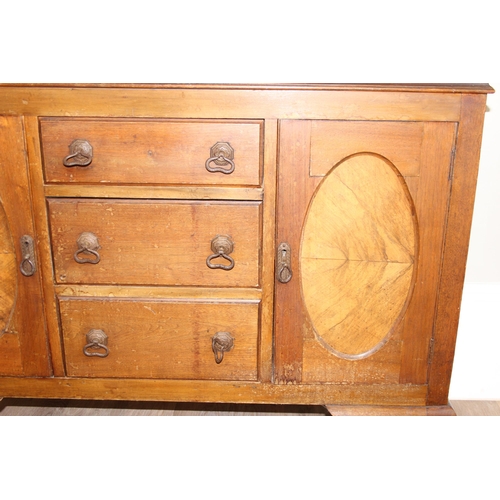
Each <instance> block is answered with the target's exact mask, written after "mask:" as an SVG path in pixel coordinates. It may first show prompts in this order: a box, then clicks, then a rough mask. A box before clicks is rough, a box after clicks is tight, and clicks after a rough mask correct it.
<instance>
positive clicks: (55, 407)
mask: <svg viewBox="0 0 500 500" xmlns="http://www.w3.org/2000/svg"><path fill="white" fill-rule="evenodd" d="M451 405H452V407H453V409H454V410H455V412H456V414H457V415H458V416H500V401H451ZM328 415H329V414H328V412H327V411H326V409H325V408H323V407H321V406H278V405H236V404H194V403H154V402H128V401H127V402H122V401H79V400H37V399H9V398H6V399H4V400H2V401H0V417H3V416H161V417H184V416H193V417H197V416H199V417H204V416H232V417H234V416H240V417H241V416H256V417H267V416H274V417H293V416H304V417H321V416H328Z"/></svg>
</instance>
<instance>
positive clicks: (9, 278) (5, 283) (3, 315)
mask: <svg viewBox="0 0 500 500" xmlns="http://www.w3.org/2000/svg"><path fill="white" fill-rule="evenodd" d="M16 286H17V263H16V253H15V248H14V244H13V241H12V235H11V233H10V230H9V225H8V221H7V215H6V214H5V210H4V208H3V205H2V201H1V200H0V335H2V334H3V333H4V332H5V330H6V329H7V328H8V326H9V320H10V317H11V315H12V311H13V307H14V302H15V298H16Z"/></svg>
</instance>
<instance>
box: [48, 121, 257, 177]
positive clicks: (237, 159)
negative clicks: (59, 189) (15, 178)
mask: <svg viewBox="0 0 500 500" xmlns="http://www.w3.org/2000/svg"><path fill="white" fill-rule="evenodd" d="M40 129H41V137H42V146H43V159H44V167H45V178H46V181H47V182H49V183H54V182H55V183H107V184H180V185H185V184H194V185H226V186H231V185H241V186H245V185H253V186H258V185H260V183H261V175H260V170H261V169H260V165H261V155H260V143H261V123H258V122H248V123H231V122H210V121H206V122H196V121H168V120H165V121H159V120H147V121H146V120H137V121H130V120H129V121H124V120H110V119H101V120H82V119H74V118H72V119H62V118H57V119H55V118H44V119H41V120H40ZM75 139H85V140H87V141H88V142H89V143H90V144H91V145H92V147H93V159H92V163H91V164H90V165H89V166H88V167H70V168H68V167H65V166H64V165H63V159H64V158H65V157H66V156H67V155H68V154H69V149H68V147H69V145H70V144H71V143H72V142H73V140H75ZM218 142H227V143H229V144H230V145H231V147H232V148H233V150H234V163H235V168H234V172H232V173H231V174H224V173H221V172H209V171H208V170H207V169H206V168H205V163H206V161H207V160H208V159H209V158H211V155H210V150H211V148H212V146H214V145H215V144H216V143H218ZM210 167H214V164H213V163H212V164H211V165H210ZM229 167H230V165H226V166H224V168H229Z"/></svg>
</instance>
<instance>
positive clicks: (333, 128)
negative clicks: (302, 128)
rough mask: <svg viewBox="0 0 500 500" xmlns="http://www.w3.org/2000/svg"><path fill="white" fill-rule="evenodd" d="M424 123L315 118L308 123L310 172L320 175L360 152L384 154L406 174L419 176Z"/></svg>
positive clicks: (407, 175) (406, 175) (313, 174)
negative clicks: (309, 131) (309, 129)
mask: <svg viewBox="0 0 500 500" xmlns="http://www.w3.org/2000/svg"><path fill="white" fill-rule="evenodd" d="M423 129H424V125H423V123H421V122H410V123H401V122H378V123H376V124H374V123H371V122H360V121H352V122H351V121H348V122H345V121H333V120H315V121H313V122H312V123H311V175H312V176H316V175H319V176H323V175H326V174H327V173H328V172H329V170H330V169H331V166H332V165H337V163H340V162H341V161H342V160H344V158H347V157H348V156H350V155H353V154H355V153H359V152H375V153H378V154H379V155H382V156H384V157H385V158H387V159H388V160H389V161H391V162H392V163H393V164H394V165H397V166H398V170H399V171H400V172H401V174H402V175H404V176H405V177H413V176H418V175H419V172H420V153H421V151H422V137H423Z"/></svg>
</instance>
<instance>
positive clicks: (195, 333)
mask: <svg viewBox="0 0 500 500" xmlns="http://www.w3.org/2000/svg"><path fill="white" fill-rule="evenodd" d="M59 306H60V309H61V321H62V330H63V337H64V347H65V355H66V370H67V374H68V375H69V376H80V377H115V378H122V377H132V378H177V379H196V380H204V379H219V380H256V379H257V338H258V312H259V303H258V302H253V303H252V302H247V303H245V302H236V301H235V302H232V303H227V302H221V301H219V302H212V303H210V302H207V301H198V302H195V303H189V302H176V301H159V300H156V301H155V300H142V299H135V300H123V299H122V300H120V299H107V300H106V299H60V301H59ZM91 329H100V330H103V331H104V332H105V333H106V335H107V336H108V349H109V355H108V356H107V357H106V358H100V357H89V356H85V355H84V354H83V347H84V346H85V345H86V333H87V332H88V331H89V330H91ZM217 332H229V333H230V334H231V336H232V337H233V338H234V348H233V349H232V350H231V351H229V352H227V353H225V354H224V358H223V360H222V362H221V363H220V364H217V363H216V361H215V355H214V352H213V351H212V337H213V336H214V335H215V334H216V333H217ZM99 352H102V351H99Z"/></svg>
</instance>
